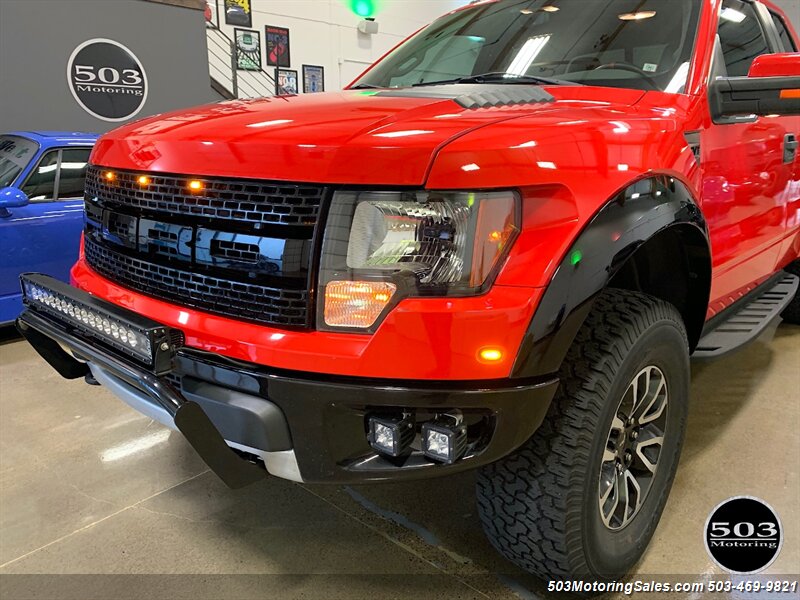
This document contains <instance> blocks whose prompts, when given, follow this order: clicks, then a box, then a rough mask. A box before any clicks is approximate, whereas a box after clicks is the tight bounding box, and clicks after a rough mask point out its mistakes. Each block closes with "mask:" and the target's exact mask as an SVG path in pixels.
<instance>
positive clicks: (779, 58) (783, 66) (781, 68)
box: [747, 52, 800, 77]
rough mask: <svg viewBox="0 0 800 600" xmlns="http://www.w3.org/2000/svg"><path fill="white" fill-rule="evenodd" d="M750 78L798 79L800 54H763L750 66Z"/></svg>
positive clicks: (799, 74)
mask: <svg viewBox="0 0 800 600" xmlns="http://www.w3.org/2000/svg"><path fill="white" fill-rule="evenodd" d="M747 76H748V77H793V76H794V77H797V76H800V52H791V53H789V52H785V53H783V54H762V55H761V56H756V58H755V60H754V61H753V64H752V65H750V71H749V72H748V73H747Z"/></svg>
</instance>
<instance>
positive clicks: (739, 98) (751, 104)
mask: <svg viewBox="0 0 800 600" xmlns="http://www.w3.org/2000/svg"><path fill="white" fill-rule="evenodd" d="M710 88H711V89H710V90H709V95H710V97H709V101H710V105H711V116H712V118H713V119H714V122H715V123H725V122H735V121H737V120H739V121H741V120H751V119H752V118H753V117H754V116H767V115H800V53H794V54H764V55H762V56H759V57H757V58H756V59H755V60H754V61H753V64H752V66H751V67H750V72H749V73H748V75H747V77H723V78H720V79H717V80H715V81H713V82H712V83H711V86H710Z"/></svg>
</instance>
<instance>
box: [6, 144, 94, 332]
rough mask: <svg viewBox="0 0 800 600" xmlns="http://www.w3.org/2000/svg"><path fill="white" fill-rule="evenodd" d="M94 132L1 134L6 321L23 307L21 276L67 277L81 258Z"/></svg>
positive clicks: (14, 316)
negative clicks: (79, 254)
mask: <svg viewBox="0 0 800 600" xmlns="http://www.w3.org/2000/svg"><path fill="white" fill-rule="evenodd" d="M96 140H97V135H95V134H93V133H76V132H61V131H39V132H33V131H15V132H12V133H8V134H5V135H0V325H5V324H8V323H11V322H13V321H14V319H16V318H17V315H19V313H20V311H21V310H22V298H21V293H20V287H19V275H20V273H25V272H28V271H35V272H37V273H46V274H48V275H52V276H54V277H58V278H59V279H62V280H64V281H68V280H69V270H70V268H71V267H72V265H73V264H75V261H76V260H77V258H78V246H79V244H80V235H81V230H82V229H83V186H84V180H85V178H86V164H87V163H88V161H89V153H90V152H91V150H92V146H93V145H94V143H95V141H96Z"/></svg>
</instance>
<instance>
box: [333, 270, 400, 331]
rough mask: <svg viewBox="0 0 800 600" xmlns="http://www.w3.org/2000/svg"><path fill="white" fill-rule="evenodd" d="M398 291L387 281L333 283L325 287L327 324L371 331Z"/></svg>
mask: <svg viewBox="0 0 800 600" xmlns="http://www.w3.org/2000/svg"><path fill="white" fill-rule="evenodd" d="M396 291H397V286H396V285H395V284H393V283H388V282H385V281H331V282H330V283H328V284H327V285H326V286H325V324H326V325H327V326H328V327H356V328H363V329H366V328H368V327H371V326H372V325H373V323H375V321H376V320H377V318H378V317H379V316H380V314H381V312H383V309H384V308H386V305H387V304H389V301H390V300H391V299H392V296H393V295H394V293H395V292H396Z"/></svg>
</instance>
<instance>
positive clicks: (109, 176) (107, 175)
mask: <svg viewBox="0 0 800 600" xmlns="http://www.w3.org/2000/svg"><path fill="white" fill-rule="evenodd" d="M103 178H104V179H105V180H106V181H114V180H115V179H116V178H117V176H116V175H115V174H114V172H113V171H106V172H105V173H103Z"/></svg>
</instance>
